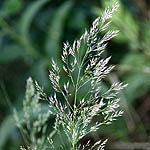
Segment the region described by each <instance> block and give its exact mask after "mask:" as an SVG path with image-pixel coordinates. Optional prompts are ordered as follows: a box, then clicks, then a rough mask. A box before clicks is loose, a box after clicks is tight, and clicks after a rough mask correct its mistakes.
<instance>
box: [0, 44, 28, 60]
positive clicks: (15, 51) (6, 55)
mask: <svg viewBox="0 0 150 150" xmlns="http://www.w3.org/2000/svg"><path fill="white" fill-rule="evenodd" d="M25 56H26V53H25V52H24V51H22V48H21V47H19V46H18V45H15V44H12V45H8V46H6V47H5V48H4V49H1V50H0V62H2V63H10V62H11V61H13V60H16V59H18V58H21V57H25Z"/></svg>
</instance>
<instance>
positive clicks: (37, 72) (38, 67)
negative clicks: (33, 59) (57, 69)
mask: <svg viewBox="0 0 150 150" xmlns="http://www.w3.org/2000/svg"><path fill="white" fill-rule="evenodd" d="M31 74H32V75H33V77H35V80H37V81H38V82H39V84H40V85H43V86H44V88H46V89H47V88H48V87H49V85H50V84H49V80H48V75H47V74H48V70H47V64H46V62H44V60H41V61H39V62H37V63H36V64H35V65H33V66H32V68H31Z"/></svg>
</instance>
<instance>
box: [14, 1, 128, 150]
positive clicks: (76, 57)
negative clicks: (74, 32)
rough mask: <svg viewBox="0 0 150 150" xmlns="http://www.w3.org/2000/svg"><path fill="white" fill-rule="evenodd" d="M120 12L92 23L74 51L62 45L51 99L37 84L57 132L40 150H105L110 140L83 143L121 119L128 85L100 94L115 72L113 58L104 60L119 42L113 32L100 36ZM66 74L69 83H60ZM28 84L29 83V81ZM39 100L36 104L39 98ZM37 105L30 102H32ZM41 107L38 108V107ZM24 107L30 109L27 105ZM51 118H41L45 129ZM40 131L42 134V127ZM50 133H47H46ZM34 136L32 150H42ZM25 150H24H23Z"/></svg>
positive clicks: (114, 8) (106, 14) (108, 12)
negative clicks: (113, 41) (110, 43)
mask: <svg viewBox="0 0 150 150" xmlns="http://www.w3.org/2000/svg"><path fill="white" fill-rule="evenodd" d="M118 7H119V3H118V2H116V3H115V4H114V5H113V6H112V7H111V8H109V7H108V8H106V9H105V11H104V13H103V15H102V16H101V17H98V18H96V19H95V20H94V22H93V23H92V26H91V28H90V29H89V31H87V30H86V31H85V33H84V34H83V35H82V36H81V37H80V39H79V40H75V41H74V42H73V44H72V45H70V44H69V43H68V42H67V43H64V48H63V53H62V56H61V58H62V62H63V66H62V69H61V68H60V67H58V65H57V63H56V62H55V61H54V60H53V59H52V67H51V70H50V71H49V78H50V81H51V84H52V87H53V89H54V91H55V93H54V94H53V95H51V96H47V95H46V93H44V90H43V88H41V87H40V86H39V84H38V83H37V82H36V83H35V86H36V89H37V95H38V96H40V99H43V100H46V101H48V103H49V113H50V115H51V116H53V117H55V123H54V130H53V132H52V133H51V134H50V135H48V136H47V135H46V134H45V137H46V136H47V137H46V138H44V137H43V141H44V142H45V144H44V143H43V141H42V140H41V141H42V143H41V146H42V150H43V149H49V150H56V149H63V150H65V149H66V150H84V149H88V150H104V147H105V144H106V142H107V139H105V140H99V141H96V142H95V143H93V142H91V141H90V140H89V141H87V143H86V144H85V145H83V144H82V142H80V141H81V140H82V139H83V138H84V137H85V136H87V135H89V134H90V133H91V132H95V131H97V130H98V129H99V128H100V127H101V126H102V125H109V124H111V123H112V122H113V121H114V120H116V119H117V118H118V117H120V116H122V115H123V111H122V110H121V109H120V104H119V103H120V99H119V98H118V93H119V91H120V90H122V89H123V88H125V87H126V86H127V85H126V84H123V83H113V84H112V85H111V86H110V88H109V89H108V90H107V91H103V90H102V86H103V79H104V78H106V77H107V75H108V74H109V73H110V72H111V70H112V69H113V68H114V66H112V65H108V63H109V60H110V58H111V57H108V58H102V54H103V52H104V50H105V49H106V46H107V42H108V41H109V40H111V39H112V38H113V37H115V36H116V35H117V34H118V32H119V31H118V30H116V31H111V30H110V31H108V32H107V33H106V32H104V33H105V34H104V35H103V36H102V34H103V31H105V30H107V29H108V27H109V26H110V25H111V18H112V14H113V13H114V12H115V11H117V9H118ZM62 72H63V74H64V73H65V74H66V76H67V77H68V78H67V81H66V80H65V81H64V80H63V78H62V77H61V74H62ZM29 81H30V82H31V79H29V80H28V82H29ZM85 90H86V92H85ZM30 93H32V92H28V93H27V92H26V94H27V95H28V94H30ZM38 96H37V98H39V97H38ZM26 97H27V96H26ZM32 97H33V95H32ZM62 97H63V98H62ZM59 98H61V100H60V99H59ZM35 99H36V98H32V100H35ZM62 99H64V101H62ZM35 101H37V100H35ZM37 102H38V101H37ZM33 104H34V103H33ZM31 105H32V103H31ZM37 105H38V104H37V103H36V105H35V106H37ZM38 106H40V105H38ZM24 107H26V103H25V104H24ZM32 107H34V105H32ZM25 111H26V110H25ZM49 113H48V114H47V115H46V114H44V115H45V120H44V118H43V117H44V115H42V116H43V117H42V119H43V120H44V121H43V122H44V123H45V122H46V121H47V120H48V117H49ZM38 115H40V114H38ZM98 116H100V118H101V119H99V121H94V118H95V117H98ZM28 117H29V116H28ZM17 120H18V119H17ZM17 122H18V121H17ZM41 122H42V121H41ZM43 122H42V123H43ZM26 123H28V121H27V122H26ZM36 123H37V122H36ZM41 126H42V127H41V130H42V129H43V126H44V124H41ZM46 127H47V126H46ZM46 127H45V128H44V131H46ZM33 131H34V130H33ZM33 131H32V130H30V132H31V133H30V135H33V137H32V136H31V137H32V139H33V140H32V139H31V140H30V142H31V144H30V145H28V146H29V147H30V149H38V147H37V146H36V142H37V140H36V137H34V135H36V134H37V133H34V134H32V132H33ZM44 131H43V130H42V133H45V132H44ZM36 132H38V130H36ZM40 132H41V131H40ZM62 132H64V134H63V137H66V139H65V140H64V141H63V139H64V138H60V136H62V135H61V134H62ZM25 133H26V132H25ZM54 135H55V136H56V135H58V137H59V138H60V139H61V140H62V142H60V143H56V144H55V138H53V136H54ZM29 138H30V136H29ZM45 139H47V142H46V141H45ZM44 145H46V146H44ZM40 148H41V147H40ZM22 149H23V150H25V148H22ZM40 150H41V149H40Z"/></svg>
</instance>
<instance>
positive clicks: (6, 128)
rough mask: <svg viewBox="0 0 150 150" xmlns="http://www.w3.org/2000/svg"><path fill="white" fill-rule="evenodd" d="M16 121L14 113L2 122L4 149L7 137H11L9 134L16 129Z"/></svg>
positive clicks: (0, 139) (0, 138)
mask: <svg viewBox="0 0 150 150" xmlns="http://www.w3.org/2000/svg"><path fill="white" fill-rule="evenodd" d="M15 126H16V125H15V121H14V118H13V116H12V115H10V116H8V117H7V118H5V120H4V121H3V122H2V124H1V126H0V149H1V150H2V149H3V146H4V144H5V142H6V141H7V139H8V138H9V135H10V134H11V133H12V131H13V130H14V129H15Z"/></svg>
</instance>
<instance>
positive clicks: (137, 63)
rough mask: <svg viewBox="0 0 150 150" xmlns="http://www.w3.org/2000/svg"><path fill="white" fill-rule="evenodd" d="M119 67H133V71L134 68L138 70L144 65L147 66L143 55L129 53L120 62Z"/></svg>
mask: <svg viewBox="0 0 150 150" xmlns="http://www.w3.org/2000/svg"><path fill="white" fill-rule="evenodd" d="M121 65H128V66H132V67H134V68H135V69H136V68H137V69H139V68H142V67H144V66H145V65H148V62H147V61H146V58H145V56H144V54H143V53H137V52H136V53H132V52H130V53H129V54H127V55H126V56H125V57H124V59H123V60H122V61H121ZM149 65H150V63H149Z"/></svg>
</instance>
